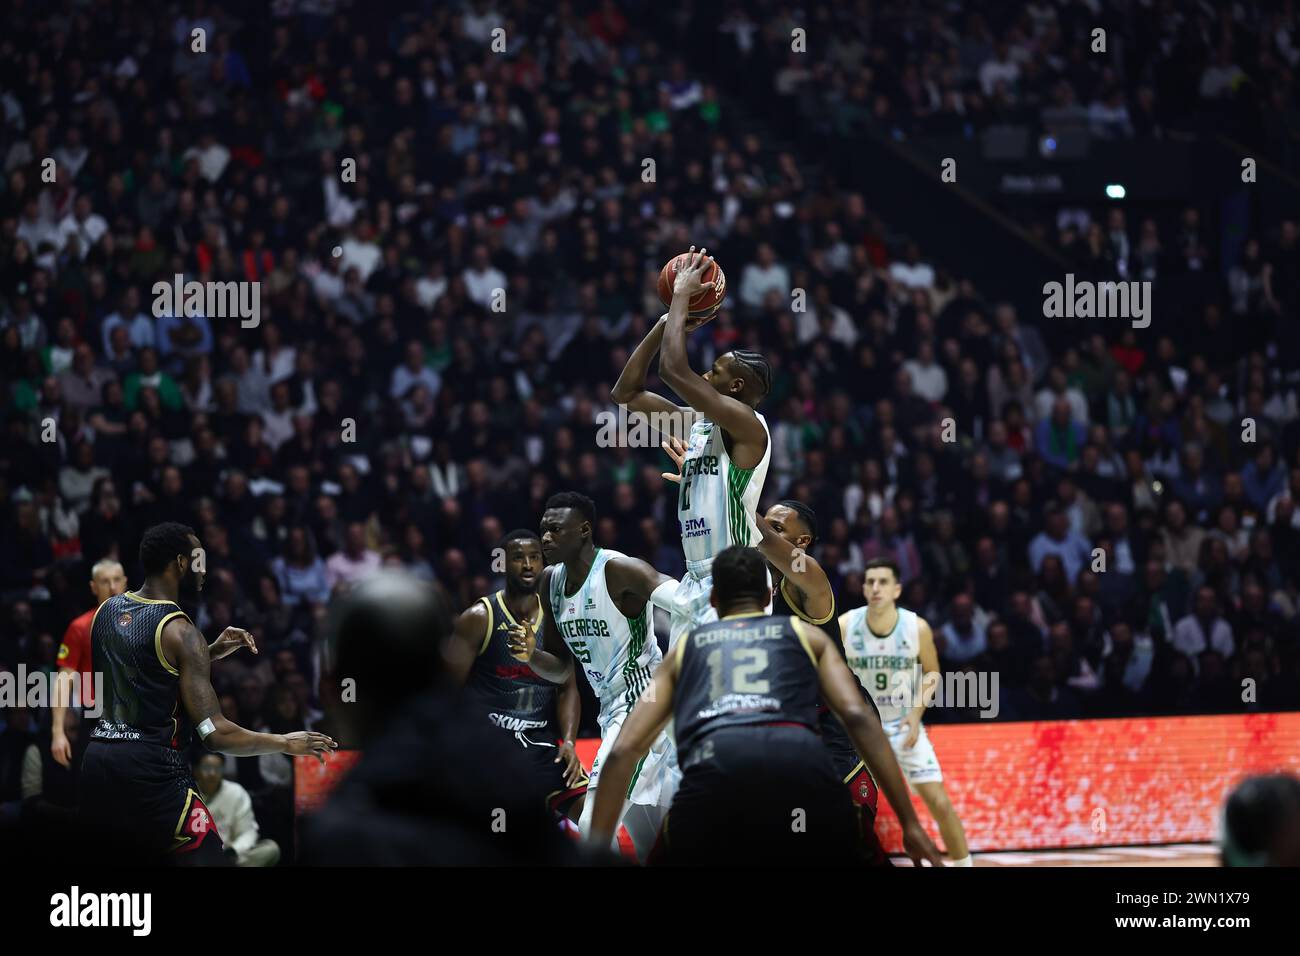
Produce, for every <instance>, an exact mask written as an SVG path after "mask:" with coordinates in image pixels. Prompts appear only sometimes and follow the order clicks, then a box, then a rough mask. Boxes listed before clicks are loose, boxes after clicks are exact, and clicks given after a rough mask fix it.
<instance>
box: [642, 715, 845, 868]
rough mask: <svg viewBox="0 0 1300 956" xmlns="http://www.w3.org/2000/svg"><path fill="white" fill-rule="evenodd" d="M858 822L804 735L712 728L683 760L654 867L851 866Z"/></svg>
mask: <svg viewBox="0 0 1300 956" xmlns="http://www.w3.org/2000/svg"><path fill="white" fill-rule="evenodd" d="M859 819H860V818H859V814H858V813H857V812H856V811H855V809H854V806H853V802H852V801H851V800H850V799H849V793H848V790H847V789H846V788H845V786H844V782H843V781H842V780H841V779H840V777H839V775H838V774H837V773H836V772H835V767H834V766H833V764H832V762H831V757H830V754H829V753H828V752H827V750H826V748H825V747H824V746H823V745H822V743H821V741H820V740H819V739H818V737H817V735H816V734H815V733H814V732H813V731H812V730H811V729H809V728H806V727H800V726H791V725H772V724H764V725H758V726H748V727H721V728H719V729H718V730H715V731H713V732H712V733H709V734H707V735H706V736H705V737H704V738H702V739H701V740H700V741H699V742H698V743H697V744H696V745H695V746H694V747H692V750H691V753H690V754H689V755H688V757H687V758H686V759H685V760H684V762H683V766H682V783H681V786H680V787H679V788H678V790H677V794H676V796H675V797H674V798H673V803H672V807H671V808H670V809H669V811H668V815H667V817H666V818H665V820H664V824H663V828H662V830H661V836H660V841H659V847H658V851H659V852H657V853H656V854H655V855H654V861H655V862H662V863H667V864H671V865H685V866H699V865H703V866H709V865H712V866H718V865H740V866H774V865H776V866H791V865H794V866H798V865H804V866H809V865H844V866H854V865H857V866H860V865H862V864H863V863H864V859H863V853H862V836H861V830H860V823H859Z"/></svg>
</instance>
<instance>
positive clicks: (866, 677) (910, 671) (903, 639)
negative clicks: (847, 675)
mask: <svg viewBox="0 0 1300 956" xmlns="http://www.w3.org/2000/svg"><path fill="white" fill-rule="evenodd" d="M919 620H920V618H918V617H917V616H916V612H915V611H909V610H906V609H905V608H901V607H900V608H898V621H897V622H896V623H895V624H894V629H893V630H892V631H890V632H889V633H888V634H887V635H885V636H884V637H879V636H877V635H875V634H873V633H871V630H870V628H868V627H867V609H866V607H865V606H864V607H858V608H854V609H853V610H852V611H850V612H849V613H848V617H847V618H846V619H845V622H844V623H845V627H844V633H843V638H844V660H845V662H846V663H847V664H848V665H849V668H850V669H851V670H852V671H853V673H855V674H857V675H858V679H859V680H860V681H862V686H863V687H865V688H866V689H867V692H868V693H870V694H871V699H872V700H874V701H875V702H876V707H877V708H878V709H879V710H880V720H881V722H882V723H885V724H888V723H892V722H895V721H899V720H902V719H903V717H904V716H906V714H907V712H908V710H910V709H911V707H912V703H913V701H912V695H913V693H914V691H913V688H914V687H915V686H916V676H917V673H918V671H919V664H918V661H919V659H920V653H921V634H920V629H919V627H918V626H917V621H919Z"/></svg>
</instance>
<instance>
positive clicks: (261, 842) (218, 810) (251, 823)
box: [194, 753, 280, 866]
mask: <svg viewBox="0 0 1300 956" xmlns="http://www.w3.org/2000/svg"><path fill="white" fill-rule="evenodd" d="M224 771H225V760H224V759H223V758H222V756H221V754H215V753H205V754H202V755H200V757H199V759H198V761H197V762H196V763H195V765H194V779H195V780H196V781H197V782H198V785H199V795H200V796H202V797H203V803H204V805H206V806H207V808H208V810H209V811H210V812H211V813H212V822H213V823H214V824H215V825H216V827H217V833H219V834H220V835H221V842H222V843H223V844H224V845H225V847H226V852H227V853H233V854H234V857H235V865H236V866H275V864H276V863H277V862H279V859H280V847H279V846H278V845H277V844H276V842H275V841H274V840H267V839H263V838H262V836H261V831H260V830H259V829H258V826H257V817H255V816H254V815H253V798H252V797H250V796H249V795H248V791H247V790H245V789H244V788H243V787H242V786H240V785H239V784H237V783H235V781H233V780H227V779H225V772H224Z"/></svg>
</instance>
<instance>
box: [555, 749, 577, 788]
mask: <svg viewBox="0 0 1300 956" xmlns="http://www.w3.org/2000/svg"><path fill="white" fill-rule="evenodd" d="M555 762H556V763H560V762H563V763H564V785H565V786H566V787H576V786H577V785H578V784H579V783H580V782H582V773H583V770H582V761H581V760H579V759H578V752H577V751H576V750H574V749H573V741H571V740H566V741H565V742H564V743H562V744H560V752H559V754H558V755H557V756H556V758H555Z"/></svg>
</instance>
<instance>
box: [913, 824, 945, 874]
mask: <svg viewBox="0 0 1300 956" xmlns="http://www.w3.org/2000/svg"><path fill="white" fill-rule="evenodd" d="M903 852H904V853H906V854H907V856H908V858H909V859H910V860H911V861H912V865H913V866H920V865H921V861H922V860H929V861H930V865H931V866H943V865H944V864H943V856H942V855H941V854H940V853H939V848H938V847H937V846H935V845H934V841H933V840H931V839H930V835H929V834H928V833H926V832H925V830H924V829H923V828H922V827H921V824H920V822H919V821H913V822H912V823H910V824H908V825H907V826H905V827H903Z"/></svg>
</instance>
